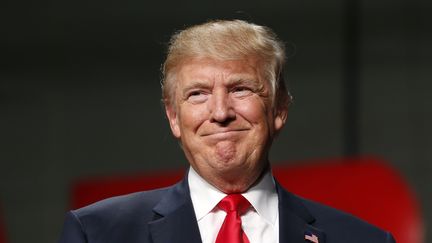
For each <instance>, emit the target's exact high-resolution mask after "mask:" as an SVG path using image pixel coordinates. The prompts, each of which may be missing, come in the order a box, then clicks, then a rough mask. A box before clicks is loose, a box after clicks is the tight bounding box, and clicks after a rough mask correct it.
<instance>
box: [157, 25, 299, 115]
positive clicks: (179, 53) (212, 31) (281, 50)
mask: <svg viewBox="0 0 432 243" xmlns="http://www.w3.org/2000/svg"><path fill="white" fill-rule="evenodd" d="M201 57H203V58H212V59H216V60H239V59H240V60H241V59H246V58H248V57H255V58H258V60H260V61H261V63H262V64H263V66H262V68H261V69H262V70H260V72H261V73H262V75H263V76H264V77H262V78H264V80H266V81H268V82H269V84H270V86H271V95H272V96H271V97H272V100H273V103H272V104H275V103H276V106H275V105H273V107H274V108H277V109H280V108H286V106H288V104H289V103H290V101H291V96H290V95H289V94H288V92H287V90H286V86H285V83H284V78H283V69H284V64H285V58H286V56H285V47H284V44H283V43H282V42H281V41H280V40H279V39H278V38H277V36H276V34H275V33H274V32H273V31H272V30H271V29H269V28H268V27H265V26H259V25H256V24H252V23H248V22H246V21H243V20H216V21H210V22H207V23H204V24H200V25H195V26H192V27H189V28H187V29H185V30H182V31H180V32H178V33H176V34H174V35H173V36H172V37H171V40H170V43H169V46H168V53H167V57H166V60H165V62H164V64H163V66H162V75H163V77H162V82H161V83H162V98H163V101H164V103H165V105H174V104H173V97H174V91H175V87H174V85H175V78H176V71H177V70H176V69H177V68H178V67H179V66H181V64H182V62H184V61H186V60H187V59H190V58H201Z"/></svg>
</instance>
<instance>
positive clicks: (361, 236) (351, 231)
mask: <svg viewBox="0 0 432 243" xmlns="http://www.w3.org/2000/svg"><path fill="white" fill-rule="evenodd" d="M299 199H300V200H301V201H302V202H303V205H304V206H305V207H306V208H307V209H308V210H309V212H310V213H311V214H312V215H313V216H314V218H315V221H314V223H313V226H315V227H317V228H320V229H322V230H324V232H326V237H327V238H328V240H329V242H343V240H342V241H340V240H341V239H344V240H345V242H354V240H359V242H364V240H366V239H367V241H368V242H393V239H392V236H391V234H390V233H389V232H386V231H384V230H381V229H379V228H378V227H376V226H374V225H372V224H370V223H368V222H366V221H364V220H362V219H360V218H357V217H356V216H353V215H351V214H349V213H346V212H343V211H341V210H338V209H335V208H332V207H329V206H326V205H323V204H320V203H317V202H314V201H311V200H308V199H304V198H300V197H299ZM335 239H338V241H332V240H335Z"/></svg>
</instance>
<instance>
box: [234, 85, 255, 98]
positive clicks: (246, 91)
mask: <svg viewBox="0 0 432 243" xmlns="http://www.w3.org/2000/svg"><path fill="white" fill-rule="evenodd" d="M231 92H232V93H233V94H234V95H235V96H236V97H244V96H248V95H250V94H252V93H253V91H252V89H251V88H250V87H247V86H237V87H234V88H233V89H232V90H231Z"/></svg>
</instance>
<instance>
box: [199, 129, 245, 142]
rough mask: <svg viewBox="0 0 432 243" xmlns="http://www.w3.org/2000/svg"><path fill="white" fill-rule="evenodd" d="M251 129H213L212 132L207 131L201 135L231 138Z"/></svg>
mask: <svg viewBox="0 0 432 243" xmlns="http://www.w3.org/2000/svg"><path fill="white" fill-rule="evenodd" d="M247 130H249V129H243V128H240V129H224V130H217V131H211V132H205V133H203V134H202V135H201V136H202V137H214V138H220V139H223V138H229V137H232V136H237V135H239V134H240V133H243V132H245V131H247Z"/></svg>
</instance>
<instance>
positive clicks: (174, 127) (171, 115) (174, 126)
mask: <svg viewBox="0 0 432 243" xmlns="http://www.w3.org/2000/svg"><path fill="white" fill-rule="evenodd" d="M165 114H166V116H167V118H168V122H169V124H170V127H171V132H172V133H173V135H174V137H176V138H180V137H181V132H180V126H179V123H178V115H177V111H176V109H175V107H173V105H165Z"/></svg>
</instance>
